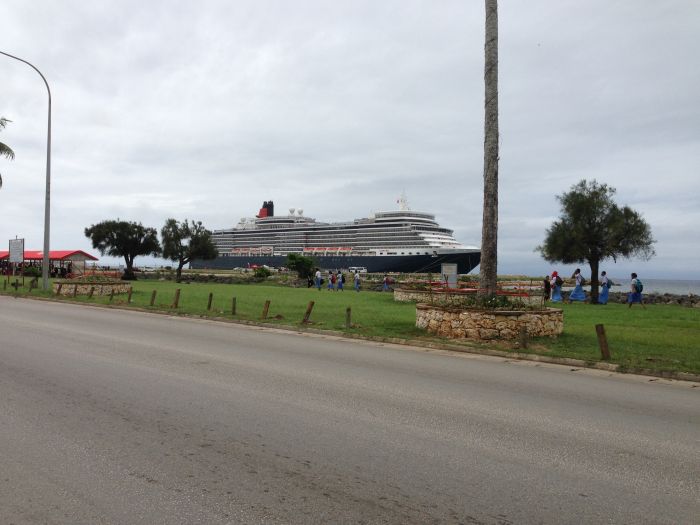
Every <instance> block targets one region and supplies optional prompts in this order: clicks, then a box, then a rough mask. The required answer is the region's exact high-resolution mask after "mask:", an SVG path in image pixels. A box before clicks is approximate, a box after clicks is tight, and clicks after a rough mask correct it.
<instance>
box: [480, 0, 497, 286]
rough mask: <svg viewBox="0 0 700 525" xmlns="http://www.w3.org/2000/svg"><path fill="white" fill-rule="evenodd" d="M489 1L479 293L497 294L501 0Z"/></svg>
mask: <svg viewBox="0 0 700 525" xmlns="http://www.w3.org/2000/svg"><path fill="white" fill-rule="evenodd" d="M485 2H486V31H485V34H486V38H485V44H484V54H485V65H484V92H485V99H484V214H483V223H482V230H481V265H480V270H479V288H480V291H479V294H480V295H482V296H493V295H495V294H496V276H497V265H498V264H497V263H498V249H497V248H498V1H497V0H485Z"/></svg>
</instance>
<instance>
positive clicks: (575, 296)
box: [569, 268, 586, 303]
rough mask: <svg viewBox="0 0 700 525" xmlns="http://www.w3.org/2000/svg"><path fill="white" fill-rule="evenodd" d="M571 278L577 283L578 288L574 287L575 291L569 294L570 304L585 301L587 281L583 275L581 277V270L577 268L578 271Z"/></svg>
mask: <svg viewBox="0 0 700 525" xmlns="http://www.w3.org/2000/svg"><path fill="white" fill-rule="evenodd" d="M571 278H572V279H574V280H575V281H576V286H575V287H574V291H573V292H571V293H570V294H569V302H570V303H572V302H574V301H581V302H583V301H585V300H586V292H584V291H583V285H584V284H586V280H585V279H584V278H583V275H581V269H580V268H576V271H575V272H574V274H573V275H572V276H571Z"/></svg>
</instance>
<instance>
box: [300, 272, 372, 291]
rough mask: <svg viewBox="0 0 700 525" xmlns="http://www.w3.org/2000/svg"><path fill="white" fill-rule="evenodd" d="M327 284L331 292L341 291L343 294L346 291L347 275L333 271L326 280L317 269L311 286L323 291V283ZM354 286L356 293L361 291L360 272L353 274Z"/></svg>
mask: <svg viewBox="0 0 700 525" xmlns="http://www.w3.org/2000/svg"><path fill="white" fill-rule="evenodd" d="M324 282H326V283H327V289H328V290H329V291H331V290H332V291H339V292H343V291H345V275H344V274H343V272H341V271H340V270H338V271H337V272H335V273H334V272H333V271H331V270H329V271H328V276H327V278H326V279H325V280H324V279H323V276H322V274H321V270H320V269H318V268H316V273H315V274H314V279H313V282H311V281H310V282H309V286H312V285H313V286H315V287H316V288H317V289H318V290H319V291H321V286H322V285H323V283H324ZM353 282H354V284H353V286H354V288H355V291H356V292H359V291H360V274H359V273H358V272H355V273H354V274H353Z"/></svg>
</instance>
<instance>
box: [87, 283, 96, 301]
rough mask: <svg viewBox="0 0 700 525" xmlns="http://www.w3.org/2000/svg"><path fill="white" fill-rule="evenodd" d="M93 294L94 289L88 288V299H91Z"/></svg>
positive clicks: (92, 287)
mask: <svg viewBox="0 0 700 525" xmlns="http://www.w3.org/2000/svg"><path fill="white" fill-rule="evenodd" d="M94 293H95V287H94V286H91V287H90V293H88V299H92V295H93V294H94Z"/></svg>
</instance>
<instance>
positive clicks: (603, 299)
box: [598, 271, 612, 304]
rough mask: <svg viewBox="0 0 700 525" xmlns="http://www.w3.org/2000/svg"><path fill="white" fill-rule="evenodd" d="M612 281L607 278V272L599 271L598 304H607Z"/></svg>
mask: <svg viewBox="0 0 700 525" xmlns="http://www.w3.org/2000/svg"><path fill="white" fill-rule="evenodd" d="M611 286H612V282H610V279H608V274H607V273H605V272H604V271H603V272H601V273H600V292H598V304H608V293H609V292H610V287H611Z"/></svg>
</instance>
